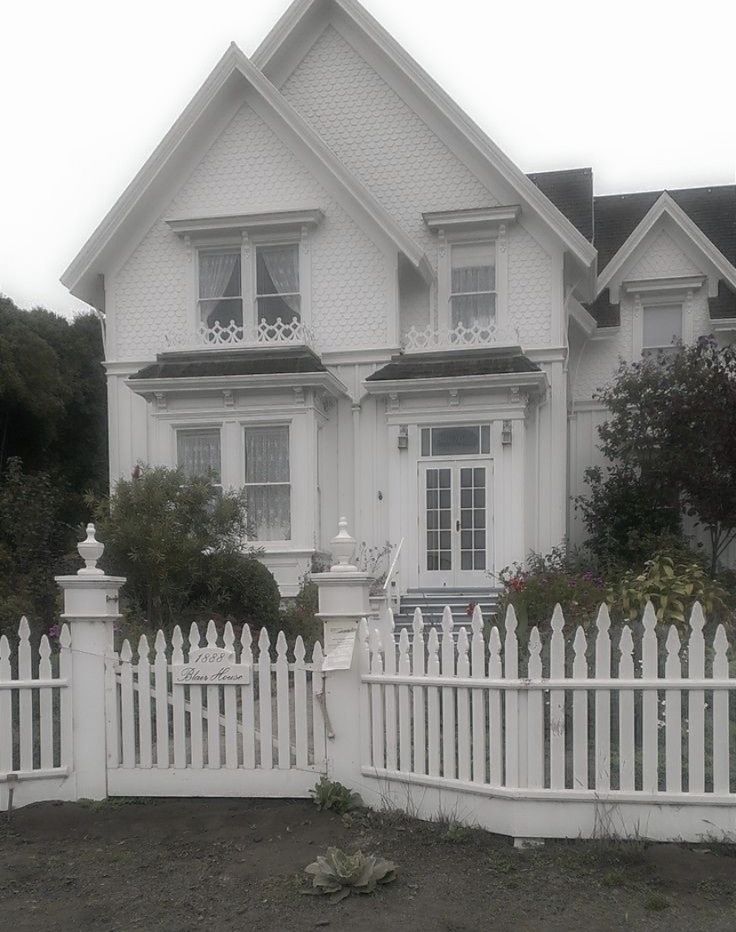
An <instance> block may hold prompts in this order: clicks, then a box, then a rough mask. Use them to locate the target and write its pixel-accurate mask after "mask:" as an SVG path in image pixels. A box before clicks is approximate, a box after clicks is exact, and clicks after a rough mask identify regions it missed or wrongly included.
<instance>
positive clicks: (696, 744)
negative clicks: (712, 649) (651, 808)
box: [687, 602, 705, 793]
mask: <svg viewBox="0 0 736 932" xmlns="http://www.w3.org/2000/svg"><path fill="white" fill-rule="evenodd" d="M704 626H705V618H704V617H703V608H702V606H701V605H700V602H696V603H695V604H694V605H693V610H692V612H691V613H690V640H689V641H688V645H687V675H688V678H689V679H691V680H697V679H701V680H702V679H704V678H705V638H704V637H703V628H704ZM687 789H688V792H689V793H703V792H705V691H704V690H702V689H691V690H689V692H688V696H687Z"/></svg>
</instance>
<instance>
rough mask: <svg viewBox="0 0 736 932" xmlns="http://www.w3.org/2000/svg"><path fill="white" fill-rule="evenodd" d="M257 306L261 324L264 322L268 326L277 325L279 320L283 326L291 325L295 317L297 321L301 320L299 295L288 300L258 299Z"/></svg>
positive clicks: (257, 314)
mask: <svg viewBox="0 0 736 932" xmlns="http://www.w3.org/2000/svg"><path fill="white" fill-rule="evenodd" d="M256 304H257V307H256V318H257V320H258V323H259V324H260V323H261V321H263V320H265V321H266V323H267V324H275V323H276V321H277V320H279V318H280V319H281V323H282V324H290V323H291V322H292V320H294V318H295V317H296V319H297V320H300V319H301V315H300V312H299V308H300V305H301V298H300V297H299V295H293V296H291V297H288V298H281V297H276V298H258V299H257V300H256Z"/></svg>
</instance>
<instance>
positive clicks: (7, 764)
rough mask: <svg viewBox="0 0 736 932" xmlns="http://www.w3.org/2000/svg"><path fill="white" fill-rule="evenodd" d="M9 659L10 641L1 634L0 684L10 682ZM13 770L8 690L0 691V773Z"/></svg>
mask: <svg viewBox="0 0 736 932" xmlns="http://www.w3.org/2000/svg"><path fill="white" fill-rule="evenodd" d="M10 657H11V653H10V641H9V640H8V638H7V636H6V635H4V634H3V635H2V636H1V637H0V683H9V682H10V680H11V677H12V669H11V665H10ZM61 692H62V693H67V692H68V689H62V690H61ZM64 763H66V762H65V761H64ZM15 769H16V768H15V767H14V766H13V693H12V691H11V690H10V689H0V771H2V772H3V773H9V772H10V771H11V770H15Z"/></svg>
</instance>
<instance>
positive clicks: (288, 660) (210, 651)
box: [105, 621, 326, 797]
mask: <svg viewBox="0 0 736 932" xmlns="http://www.w3.org/2000/svg"><path fill="white" fill-rule="evenodd" d="M204 640H205V643H204V644H203V643H202V639H201V635H200V631H199V629H198V627H197V625H196V624H193V625H192V626H191V628H190V630H189V636H188V638H187V643H186V645H185V639H184V636H183V635H182V632H181V630H180V628H179V627H178V626H177V627H176V628H175V629H174V631H173V633H172V635H171V640H170V643H168V642H167V638H166V636H165V634H164V632H163V631H159V632H158V634H157V635H156V639H155V642H154V647H153V657H152V656H151V649H150V645H149V642H148V639H147V638H146V636H145V635H143V636H142V637H141V638H140V641H139V642H138V645H137V651H136V653H135V655H134V653H133V650H132V648H131V646H130V643H129V642H128V641H125V642H124V643H123V645H122V647H121V649H120V652H119V653H116V652H113V653H112V654H111V655H110V656H109V657H108V658H107V661H106V667H105V670H106V673H105V676H106V689H105V692H106V696H105V717H106V729H107V768H108V772H107V776H108V780H107V783H108V793H109V795H110V796H268V797H304V796H307V795H308V792H309V790H310V789H311V788H312V787H313V786H314V784H315V782H316V781H317V780H318V778H319V776H320V774H322V773H324V772H325V771H326V761H325V757H326V750H325V726H324V717H323V701H324V699H323V689H322V648H321V646H320V645H319V643H317V644H316V645H315V647H314V651H313V653H312V658H311V661H309V662H307V660H306V651H305V647H304V642H303V641H302V638H301V637H297V639H296V641H295V643H294V645H293V652H291V654H290V650H289V647H288V645H287V642H286V637H285V635H284V632H283V631H281V632H279V635H278V638H277V640H276V651H275V660H274V657H273V656H272V653H271V645H270V642H269V637H268V634H267V632H266V630H265V628H264V629H262V630H261V633H260V636H259V638H258V644H257V647H255V646H254V645H253V639H252V635H251V632H250V629H249V628H248V627H247V626H245V627H244V628H243V631H242V634H241V635H240V637H239V638H237V639H236V637H235V632H234V631H233V628H232V625H230V624H229V623H228V624H227V625H226V626H225V630H224V634H223V637H222V639H218V633H217V629H216V627H215V624H214V622H212V621H211V622H210V623H209V625H208V626H207V631H206V635H205V639H204ZM254 653H255V656H254Z"/></svg>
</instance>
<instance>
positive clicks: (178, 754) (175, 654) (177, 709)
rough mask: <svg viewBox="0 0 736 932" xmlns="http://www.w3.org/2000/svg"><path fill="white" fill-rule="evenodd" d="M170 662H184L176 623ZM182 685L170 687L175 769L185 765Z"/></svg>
mask: <svg viewBox="0 0 736 932" xmlns="http://www.w3.org/2000/svg"><path fill="white" fill-rule="evenodd" d="M171 663H172V666H180V665H181V664H183V663H184V635H183V634H182V633H181V628H180V627H179V625H176V627H175V628H174V630H173V631H172V633H171ZM185 688H186V687H184V686H173V685H172V687H171V692H172V700H171V701H172V714H171V718H172V727H173V732H174V767H176V768H177V770H179V769H182V768H184V767H186V765H187V723H186V713H185V711H184V690H185Z"/></svg>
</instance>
